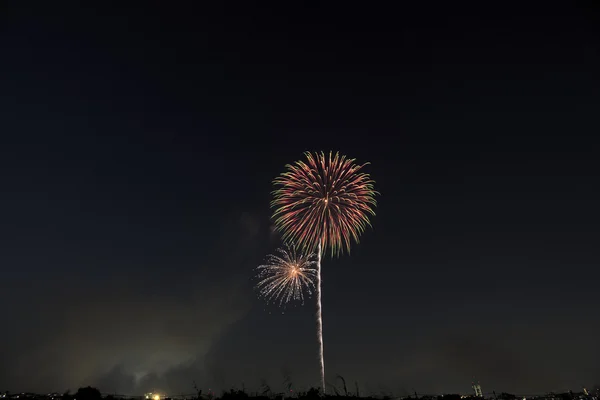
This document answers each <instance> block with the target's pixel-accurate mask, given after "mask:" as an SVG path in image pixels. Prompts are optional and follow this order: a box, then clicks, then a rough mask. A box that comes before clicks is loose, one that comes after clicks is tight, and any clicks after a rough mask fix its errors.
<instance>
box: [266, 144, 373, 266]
mask: <svg viewBox="0 0 600 400" xmlns="http://www.w3.org/2000/svg"><path fill="white" fill-rule="evenodd" d="M304 155H305V156H306V162H304V161H297V162H296V163H294V164H293V165H287V166H286V168H287V171H286V172H284V173H282V174H281V175H280V176H279V177H277V178H276V179H275V180H274V181H273V183H274V184H275V185H276V186H278V187H279V188H278V189H276V190H275V191H273V195H274V199H273V201H272V202H271V206H272V207H273V208H275V212H274V213H273V218H274V220H275V226H276V228H277V229H278V230H279V231H281V232H282V233H283V240H284V241H286V242H287V241H289V242H293V243H297V244H298V245H299V246H300V247H302V248H304V249H306V250H308V251H315V250H316V249H317V247H318V244H319V242H321V246H322V248H323V251H327V249H328V248H329V249H330V250H331V255H332V256H333V255H334V254H335V255H339V254H340V253H342V252H343V251H344V249H345V250H346V251H348V252H350V242H351V240H352V239H353V240H354V241H355V242H356V243H358V241H359V236H360V234H361V233H363V232H364V230H365V228H366V227H367V226H370V225H371V222H370V221H369V216H374V215H375V212H374V211H373V208H374V207H375V206H376V205H377V202H376V200H375V195H376V194H377V192H375V190H374V188H373V186H374V183H375V182H374V181H373V180H371V179H370V177H369V175H368V174H366V173H363V172H360V170H361V169H362V168H363V167H364V166H365V165H366V164H362V165H358V164H355V163H354V159H349V158H347V157H346V156H343V155H342V156H340V155H339V153H335V155H333V154H332V153H331V152H330V153H329V157H327V156H325V154H324V153H315V154H314V155H313V154H312V153H309V152H306V153H304Z"/></svg>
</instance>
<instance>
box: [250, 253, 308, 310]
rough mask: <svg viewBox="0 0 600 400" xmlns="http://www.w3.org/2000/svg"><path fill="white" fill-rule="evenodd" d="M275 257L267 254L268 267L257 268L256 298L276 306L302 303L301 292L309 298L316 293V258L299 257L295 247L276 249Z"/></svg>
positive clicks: (302, 296) (300, 255)
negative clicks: (276, 304)
mask: <svg viewBox="0 0 600 400" xmlns="http://www.w3.org/2000/svg"><path fill="white" fill-rule="evenodd" d="M277 253H278V255H275V254H269V255H268V256H267V264H265V265H261V266H259V267H258V268H257V271H258V273H257V278H258V279H259V282H258V283H257V284H256V289H257V290H258V293H259V296H260V297H262V298H264V299H265V300H266V301H267V303H279V306H282V305H283V304H287V303H289V302H290V301H293V300H297V301H301V302H302V303H304V292H305V291H306V292H307V293H308V295H309V296H310V295H312V293H313V291H314V289H315V283H314V281H315V278H316V276H317V270H316V268H315V264H316V261H315V257H316V254H314V253H309V254H308V255H304V254H300V253H298V252H296V249H295V248H294V247H287V248H286V249H277Z"/></svg>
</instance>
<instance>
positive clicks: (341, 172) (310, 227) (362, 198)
mask: <svg viewBox="0 0 600 400" xmlns="http://www.w3.org/2000/svg"><path fill="white" fill-rule="evenodd" d="M304 155H305V157H306V161H296V162H295V163H294V164H290V165H287V166H286V168H287V171H285V172H284V173H282V174H281V175H280V176H279V177H277V178H275V180H274V181H273V183H274V185H275V186H276V187H278V188H277V189H276V190H274V191H273V196H274V198H273V201H272V202H271V207H273V208H274V209H275V211H274V213H273V219H274V220H275V226H276V228H277V229H278V230H279V231H280V232H282V235H283V240H284V241H285V242H288V243H289V242H292V243H296V244H298V245H299V246H300V247H301V248H303V249H305V250H306V251H315V249H316V250H317V252H318V262H317V287H316V291H317V335H318V341H319V358H320V360H319V361H320V364H321V365H320V366H321V387H322V388H323V392H325V361H324V357H323V318H322V307H321V306H322V304H321V257H322V253H323V252H325V251H327V248H329V249H330V250H331V255H332V256H333V255H340V254H341V253H342V252H343V251H344V250H346V251H348V252H350V244H351V242H352V240H353V241H354V242H356V243H358V241H359V236H360V234H362V233H363V232H364V230H365V229H366V227H367V226H370V225H371V222H370V221H369V216H374V215H375V212H374V210H373V208H374V207H375V206H376V205H377V202H376V201H375V195H376V194H378V193H377V192H376V191H375V190H374V184H375V182H374V181H373V180H371V178H370V177H369V175H368V174H366V173H364V172H360V171H361V169H362V168H363V167H364V166H365V165H366V164H363V165H358V164H355V163H354V159H349V158H347V157H346V156H343V155H342V156H341V155H340V154H339V153H335V155H333V153H332V152H330V153H329V156H328V157H327V156H325V154H324V153H322V152H321V153H315V154H312V153H310V152H306V153H304Z"/></svg>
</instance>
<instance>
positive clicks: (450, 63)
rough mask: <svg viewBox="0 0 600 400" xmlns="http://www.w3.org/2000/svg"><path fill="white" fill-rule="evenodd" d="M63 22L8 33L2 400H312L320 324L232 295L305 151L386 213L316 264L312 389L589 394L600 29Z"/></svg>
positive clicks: (168, 12) (574, 11)
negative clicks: (181, 396)
mask: <svg viewBox="0 0 600 400" xmlns="http://www.w3.org/2000/svg"><path fill="white" fill-rule="evenodd" d="M54 3H55V2H52V4H53V8H50V7H48V6H46V7H42V8H36V7H33V6H31V5H30V4H26V2H19V1H15V2H12V4H10V3H9V4H7V5H5V6H3V10H2V11H1V17H0V18H1V20H0V48H1V53H0V132H1V138H0V172H1V178H2V193H1V196H0V210H1V211H0V239H1V240H0V246H1V251H0V268H1V271H2V275H1V276H0V316H2V328H1V329H0V342H1V343H2V345H1V346H0V360H2V361H1V362H0V389H7V390H12V391H51V390H56V391H63V390H66V389H68V388H70V389H72V390H75V389H76V388H77V387H79V386H81V385H88V384H90V385H96V386H98V387H99V388H100V389H101V390H102V391H103V392H117V393H131V394H141V393H144V392H145V391H148V390H163V391H167V392H168V393H171V394H176V393H190V392H193V387H192V385H193V384H192V381H193V380H196V382H197V383H198V385H199V386H200V387H202V388H204V389H205V390H207V389H208V388H209V387H210V388H213V389H214V388H217V389H220V388H228V387H239V388H241V387H242V384H243V385H245V387H246V388H248V389H251V390H253V389H256V388H257V387H258V386H259V384H260V382H261V379H263V378H264V379H267V381H268V382H269V384H270V385H271V386H272V387H273V388H274V389H277V390H280V389H281V388H282V386H283V375H284V373H289V374H290V375H291V377H292V380H293V382H294V384H295V386H296V387H297V388H303V387H307V386H308V385H311V384H316V383H317V382H318V364H317V356H316V350H317V346H316V340H315V325H314V318H313V316H314V306H313V305H312V303H311V304H309V305H307V306H304V307H295V308H294V307H292V308H288V309H287V310H285V313H283V314H282V311H281V310H279V309H276V308H272V307H267V306H265V305H264V303H263V302H262V301H261V300H259V299H257V298H256V295H255V293H254V292H253V290H252V281H251V277H252V274H253V271H252V269H253V268H254V267H255V266H257V265H259V264H260V263H261V262H262V261H263V259H264V256H265V255H266V254H267V253H269V252H271V251H273V250H274V249H275V248H276V247H277V246H278V245H279V244H280V240H279V237H278V235H277V234H275V233H273V232H272V225H271V222H270V219H269V216H270V209H269V200H270V190H271V181H272V179H273V178H274V177H275V176H276V175H277V174H279V173H280V172H282V171H283V167H284V165H285V164H286V163H288V162H291V161H294V160H296V159H299V158H300V157H301V156H302V152H303V151H305V150H325V151H328V150H340V151H342V152H343V153H345V154H348V155H349V156H351V157H354V158H357V160H358V161H361V162H364V161H370V162H371V163H372V165H371V166H369V168H368V171H369V172H370V173H371V174H372V177H373V178H374V179H375V180H376V182H377V189H378V190H379V191H380V192H381V193H382V195H381V196H380V197H379V207H378V209H377V217H376V218H375V219H374V221H373V226H374V228H373V229H372V230H368V231H367V232H366V233H365V235H364V236H363V239H362V240H361V243H360V245H359V246H355V247H354V249H353V252H352V254H351V255H350V256H347V255H346V256H343V257H342V258H340V259H335V260H331V259H329V258H327V259H325V261H324V271H323V280H324V287H323V301H324V332H325V357H326V368H327V377H328V378H327V380H328V381H330V382H331V383H338V384H339V381H336V375H337V374H341V375H343V376H344V377H345V378H346V380H347V381H348V382H349V383H351V382H352V386H353V382H354V381H355V380H356V381H358V382H359V384H360V386H361V388H362V391H363V393H369V392H372V393H375V394H379V393H381V392H394V393H396V394H403V393H406V392H412V391H413V390H417V391H419V392H422V393H435V392H461V393H465V392H469V391H470V383H471V381H472V380H473V379H477V380H479V381H480V382H481V384H482V387H483V390H484V392H491V391H492V390H496V391H513V392H518V393H538V392H544V391H549V390H567V389H574V390H579V389H580V387H581V386H582V385H588V386H592V385H594V384H595V383H597V382H600V380H599V378H600V377H599V376H598V371H599V370H600V343H599V342H598V337H599V336H600V322H598V318H597V311H598V307H599V305H600V300H599V297H598V280H599V279H600V271H599V270H598V265H600V252H599V250H598V243H599V240H600V234H599V233H598V232H599V229H598V228H599V226H600V212H599V207H598V204H600V190H599V189H598V175H599V168H598V162H597V159H598V151H599V144H600V142H599V140H598V139H597V136H598V134H599V132H600V120H599V118H598V106H599V105H600V92H599V89H600V83H599V80H598V76H599V71H600V52H599V45H600V34H599V29H598V26H600V17H599V16H600V14H599V13H598V9H597V8H595V9H594V8H591V7H590V6H589V5H588V4H584V3H581V4H580V5H576V3H574V2H563V3H564V4H562V5H558V4H553V3H551V2H547V3H545V4H544V5H543V6H537V7H531V8H527V7H526V6H524V5H523V4H521V5H519V6H518V7H509V6H506V7H505V8H502V7H500V5H501V2H500V3H498V2H495V3H493V4H494V5H495V6H494V7H492V6H491V5H490V4H491V3H489V2H482V4H485V5H486V7H489V8H481V6H479V7H474V8H473V7H468V8H467V7H465V8H462V9H461V8H456V7H454V6H453V7H447V6H446V7H439V6H438V5H436V4H435V3H427V4H423V5H422V6H418V7H415V6H410V7H409V6H403V8H377V6H376V5H374V4H371V3H368V2H367V3H365V2H362V3H360V4H357V5H353V4H352V2H344V3H341V4H333V3H329V2H328V3H327V5H323V4H321V5H317V4H316V2H315V3H313V4H312V5H303V4H302V3H301V2H287V1H283V2H280V3H281V5H280V6H279V7H275V8H271V7H267V6H266V5H265V4H263V5H262V6H261V7H255V6H254V5H253V4H252V2H243V3H239V4H238V3H228V4H227V5H225V4H224V5H223V6H222V7H219V6H218V5H213V8H208V7H207V6H200V4H203V3H221V2H195V3H196V6H195V7H191V6H184V5H178V6H177V5H174V4H172V2H152V1H150V2H146V6H145V7H143V8H128V9H125V8H119V9H117V8H115V9H110V8H108V7H97V8H94V7H89V8H77V7H72V5H71V7H65V8H59V7H56V5H55V4H54ZM395 3H400V2H395ZM406 3H413V2H406ZM523 3H525V2H523ZM48 4H49V3H48ZM292 4H293V5H292ZM590 4H591V3H590ZM397 6H398V5H397ZM496 7H497V8H496Z"/></svg>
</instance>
